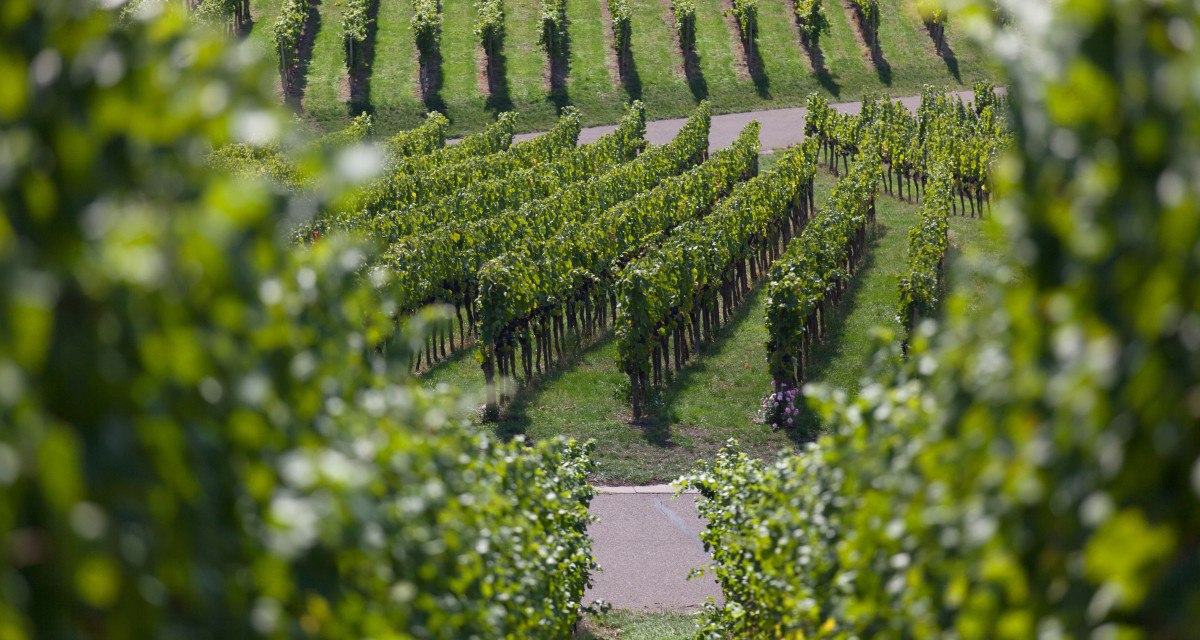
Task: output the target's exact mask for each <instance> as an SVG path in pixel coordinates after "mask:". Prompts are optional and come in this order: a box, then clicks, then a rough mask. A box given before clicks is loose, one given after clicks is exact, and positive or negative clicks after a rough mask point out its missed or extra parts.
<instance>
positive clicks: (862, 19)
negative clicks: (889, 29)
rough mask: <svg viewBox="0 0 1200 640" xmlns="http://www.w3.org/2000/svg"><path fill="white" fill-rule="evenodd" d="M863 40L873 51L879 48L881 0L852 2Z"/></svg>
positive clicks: (853, 0) (854, 0) (852, 0)
mask: <svg viewBox="0 0 1200 640" xmlns="http://www.w3.org/2000/svg"><path fill="white" fill-rule="evenodd" d="M850 6H851V7H853V9H854V15H855V17H856V18H857V19H858V25H859V27H860V28H861V29H862V34H863V40H865V41H866V45H867V46H868V47H870V48H871V49H872V50H875V49H878V48H879V0H850Z"/></svg>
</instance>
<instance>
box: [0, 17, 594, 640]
mask: <svg viewBox="0 0 1200 640" xmlns="http://www.w3.org/2000/svg"><path fill="white" fill-rule="evenodd" d="M4 7H5V11H4V18H0V43H3V44H2V45H0V69H5V70H13V69H16V70H18V71H17V76H16V77H17V78H18V80H19V82H18V84H17V85H12V84H9V85H6V86H7V87H8V88H10V89H11V87H12V86H18V87H31V88H32V87H35V86H36V87H37V88H36V90H32V89H31V90H30V91H24V90H18V91H15V92H14V91H7V90H6V91H4V92H3V93H2V95H3V96H4V97H3V98H0V130H2V131H4V132H5V134H3V135H4V137H6V138H7V136H10V135H17V136H19V138H20V140H21V144H20V145H19V146H17V147H13V146H12V145H5V146H3V148H5V149H6V150H8V151H9V152H12V153H16V154H17V156H15V163H12V162H8V163H6V162H7V160H10V159H14V157H13V156H11V155H6V156H4V157H5V160H0V165H2V166H3V167H4V169H3V176H2V177H0V209H2V210H3V211H4V216H3V218H2V220H3V222H2V223H0V296H2V297H3V299H4V300H5V304H4V305H3V306H2V307H0V423H2V424H3V425H4V428H3V429H0V531H3V532H4V540H5V550H4V553H0V635H3V636H4V637H7V638H33V637H39V638H40V637H53V638H83V637H112V638H179V637H227V638H242V637H274V638H284V637H322V638H363V637H411V638H466V637H479V638H504V637H536V638H561V637H564V636H566V635H568V633H569V632H570V628H571V626H572V625H573V623H574V621H576V620H577V619H578V608H579V600H580V597H581V596H582V594H583V590H584V587H585V585H586V582H587V576H588V572H589V571H590V570H591V568H592V566H593V562H592V560H591V554H590V548H589V542H588V540H587V537H586V534H585V526H586V523H587V521H588V519H589V516H588V514H587V503H588V500H589V498H590V496H591V491H592V490H591V488H590V486H589V485H588V483H587V481H586V477H587V475H588V472H589V469H590V467H591V463H590V461H589V454H588V448H587V447H586V446H584V445H578V444H568V443H563V442H546V443H541V444H538V445H536V446H534V447H526V446H525V445H523V444H521V443H510V444H501V443H497V442H493V441H490V440H489V439H487V438H484V437H481V436H477V435H472V434H471V433H470V432H469V431H468V430H466V429H465V428H464V426H463V419H462V418H460V417H458V416H461V415H462V410H463V407H461V406H460V405H459V402H458V400H457V399H456V398H455V397H454V396H452V395H450V394H446V393H441V392H431V391H424V390H422V389H421V387H420V385H418V384H415V383H411V382H409V381H406V377H405V371H404V369H405V364H406V363H405V360H404V354H405V353H406V352H407V351H408V348H407V347H406V346H405V345H412V344H414V343H415V344H419V342H420V336H421V330H420V326H421V325H427V324H429V323H432V322H443V321H444V320H439V319H436V318H434V317H433V316H432V315H431V314H424V315H422V316H420V317H418V318H416V319H414V320H413V321H412V322H411V323H409V332H406V333H402V334H396V333H395V324H394V322H393V320H392V318H391V317H390V315H389V314H388V313H387V308H388V301H387V300H386V299H384V298H382V297H381V296H380V295H379V292H378V291H377V290H376V289H375V288H374V287H372V286H371V285H370V283H367V282H364V280H363V279H362V278H361V277H360V274H359V273H358V268H359V265H360V264H361V263H362V260H363V255H364V251H363V249H362V248H361V247H357V246H354V245H351V244H348V243H345V242H342V241H339V240H338V239H330V240H329V241H327V242H322V243H318V244H316V245H315V246H313V247H311V248H300V249H297V248H295V247H293V246H291V245H290V244H289V243H287V242H286V241H285V240H283V239H282V238H283V234H282V233H281V228H280V225H281V224H282V223H284V221H286V220H287V218H288V215H289V212H290V211H294V210H297V209H300V210H303V209H304V208H305V207H311V206H313V200H314V199H315V200H318V201H323V200H325V199H326V196H325V195H323V194H321V193H320V192H315V193H310V194H305V195H304V196H293V195H289V194H280V193H278V192H277V191H276V190H275V189H273V188H272V187H271V186H270V185H269V184H267V183H265V182H260V181H246V180H244V179H241V178H238V179H236V181H234V180H231V179H229V178H227V177H226V176H224V175H223V174H221V173H219V172H214V171H212V170H211V168H210V167H209V166H208V164H207V158H206V155H207V154H205V153H203V152H202V151H203V150H204V149H208V148H213V147H219V146H221V145H224V144H226V143H229V142H231V141H234V140H240V141H242V142H247V141H250V140H246V139H243V138H235V137H234V135H233V133H234V132H238V133H240V134H243V135H246V134H253V135H255V136H261V135H263V131H269V130H272V129H275V130H278V128H280V127H282V126H286V123H287V122H288V121H289V118H288V117H287V116H286V115H284V114H283V113H282V110H281V109H280V108H279V106H278V103H277V99H276V97H275V96H274V95H272V94H271V91H270V88H269V87H270V86H271V85H270V83H269V82H264V78H265V77H266V76H267V74H268V73H269V71H268V70H267V69H263V68H260V67H257V66H246V65H247V62H246V56H245V55H244V54H243V53H242V52H241V51H239V50H238V49H237V48H234V47H227V46H226V43H225V42H224V41H223V40H222V39H215V38H210V37H209V36H207V35H196V34H191V33H189V32H187V31H186V29H187V24H188V23H187V21H186V20H182V19H180V17H179V16H178V15H176V14H172V13H171V12H172V11H174V10H175V8H174V7H168V9H167V11H166V12H165V13H164V14H163V15H162V17H146V16H142V17H139V18H136V19H135V20H133V21H132V22H130V23H129V24H126V25H122V26H118V24H117V22H116V15H115V12H113V11H109V10H98V9H95V5H94V3H92V2H90V1H88V0H78V1H77V2H76V1H71V0H63V1H61V2H36V1H34V0H6V3H5V5H4ZM46 51H56V52H58V55H61V56H63V59H62V61H61V62H62V67H61V70H60V72H58V73H49V74H48V75H47V74H42V75H39V82H37V83H34V82H33V78H32V77H25V76H24V75H23V73H22V70H26V69H32V68H34V67H35V65H33V64H32V63H33V60H34V59H35V58H36V57H37V56H40V55H46V54H45V52H46ZM95 51H106V52H108V53H107V54H106V55H113V56H118V57H119V59H120V60H124V61H125V65H124V66H123V70H124V72H123V73H122V74H120V75H119V76H113V75H107V76H106V75H97V74H90V73H82V74H81V73H66V72H65V70H69V69H82V68H90V65H91V63H92V62H93V61H94V60H95ZM180 51H188V52H193V53H195V54H196V55H186V56H180V55H178V53H179V52H180ZM0 75H2V74H0ZM7 77H8V78H12V77H13V76H12V75H11V74H9V75H8V76H7ZM214 87H217V88H219V89H220V90H221V93H222V95H226V96H228V100H227V101H225V102H223V103H222V104H223V106H222V107H220V108H213V101H212V100H211V99H209V96H210V94H211V92H212V91H213V88H214ZM114 113H115V114H118V115H119V117H114V116H113V114H114ZM247 124H257V125H259V128H257V129H252V128H248V127H247ZM262 142H265V143H269V142H270V140H269V139H267V140H263V141H262ZM0 145H4V143H0ZM65 151H69V153H64V152H65ZM385 344H386V345H387V346H388V348H387V349H382V348H380V347H381V346H383V345H385Z"/></svg>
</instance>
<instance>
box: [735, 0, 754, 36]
mask: <svg viewBox="0 0 1200 640" xmlns="http://www.w3.org/2000/svg"><path fill="white" fill-rule="evenodd" d="M732 5H733V9H732V11H733V16H734V17H735V18H737V23H738V32H739V33H741V35H742V39H743V40H746V41H748V42H749V41H752V40H754V37H755V34H756V33H757V31H758V0H733V1H732Z"/></svg>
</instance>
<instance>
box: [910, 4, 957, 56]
mask: <svg viewBox="0 0 1200 640" xmlns="http://www.w3.org/2000/svg"><path fill="white" fill-rule="evenodd" d="M914 4H915V5H916V8H917V14H919V15H920V16H921V21H922V22H924V23H925V28H926V29H929V35H930V36H931V37H932V38H933V43H934V45H936V46H937V48H938V51H941V50H942V49H943V48H944V47H945V46H946V23H947V22H948V17H949V14H948V13H947V12H946V5H944V4H943V3H941V2H939V1H938V0H916V2H915V3H914Z"/></svg>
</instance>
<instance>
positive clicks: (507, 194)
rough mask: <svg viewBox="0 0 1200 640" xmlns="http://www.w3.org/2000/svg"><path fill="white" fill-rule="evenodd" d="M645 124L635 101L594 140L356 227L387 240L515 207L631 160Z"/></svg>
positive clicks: (487, 216)
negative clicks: (618, 121)
mask: <svg viewBox="0 0 1200 640" xmlns="http://www.w3.org/2000/svg"><path fill="white" fill-rule="evenodd" d="M644 128H645V122H644V120H643V115H642V111H641V105H640V104H638V105H635V107H633V108H631V110H630V114H629V115H628V116H627V117H626V118H624V119H623V121H622V123H621V125H620V126H619V127H618V128H617V130H616V131H615V132H614V133H612V134H609V135H606V136H603V137H602V138H600V139H599V140H597V141H596V142H593V143H591V144H587V145H583V146H581V147H578V148H574V149H572V150H571V151H570V152H569V153H565V154H561V155H560V157H557V158H553V159H551V160H549V161H547V162H545V163H542V164H535V165H534V166H532V167H530V168H529V169H525V170H524V171H518V172H517V173H515V174H511V175H508V176H507V177H495V178H492V179H488V180H481V181H479V182H475V183H474V184H471V185H469V186H468V187H466V188H463V189H459V190H458V191H455V192H454V193H451V194H449V195H447V196H445V197H442V198H441V199H435V200H433V201H431V202H429V203H428V204H416V205H412V206H409V207H406V208H403V209H400V210H397V211H391V212H388V213H385V214H383V215H380V216H376V217H374V218H372V219H371V220H369V221H368V222H367V223H366V224H364V225H362V226H361V230H362V231H364V232H365V233H366V234H367V235H369V236H371V237H372V238H374V239H375V240H377V241H380V242H384V243H392V242H395V241H397V240H399V239H401V238H404V237H406V236H411V235H419V234H421V233H428V232H432V231H434V230H436V229H438V228H441V227H444V226H446V225H460V226H461V225H464V224H468V223H470V222H474V221H477V220H484V219H487V218H490V217H492V216H494V215H496V214H499V213H501V212H503V211H507V210H509V209H515V208H517V207H520V206H521V205H523V204H525V203H526V202H530V201H533V200H539V199H542V198H545V197H548V196H550V195H552V194H554V193H555V192H557V191H559V190H561V189H563V188H565V187H567V186H568V185H570V184H573V183H576V182H580V181H584V180H588V179H590V178H594V177H595V176H597V175H599V174H603V173H604V172H606V171H609V170H611V169H613V168H615V167H616V166H618V165H620V164H621V163H624V162H628V161H630V160H632V159H634V158H635V157H637V154H638V152H639V151H640V150H641V149H642V148H643V147H644V146H645V140H644V139H643V138H642V137H641V136H640V135H637V134H636V133H634V132H635V131H636V132H640V131H642V130H644ZM527 144H531V143H530V142H525V143H520V144H519V145H514V147H513V150H518V147H521V146H523V145H527ZM503 155H507V154H503ZM486 159H487V157H485V158H480V159H479V160H478V161H477V162H475V163H472V164H480V163H482V162H483V161H484V160H486ZM498 159H499V158H498ZM464 164H466V163H464ZM453 166H459V165H453ZM447 170H449V168H448V169H447ZM490 171H491V169H489V170H488V172H490ZM480 173H481V174H483V172H480Z"/></svg>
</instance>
